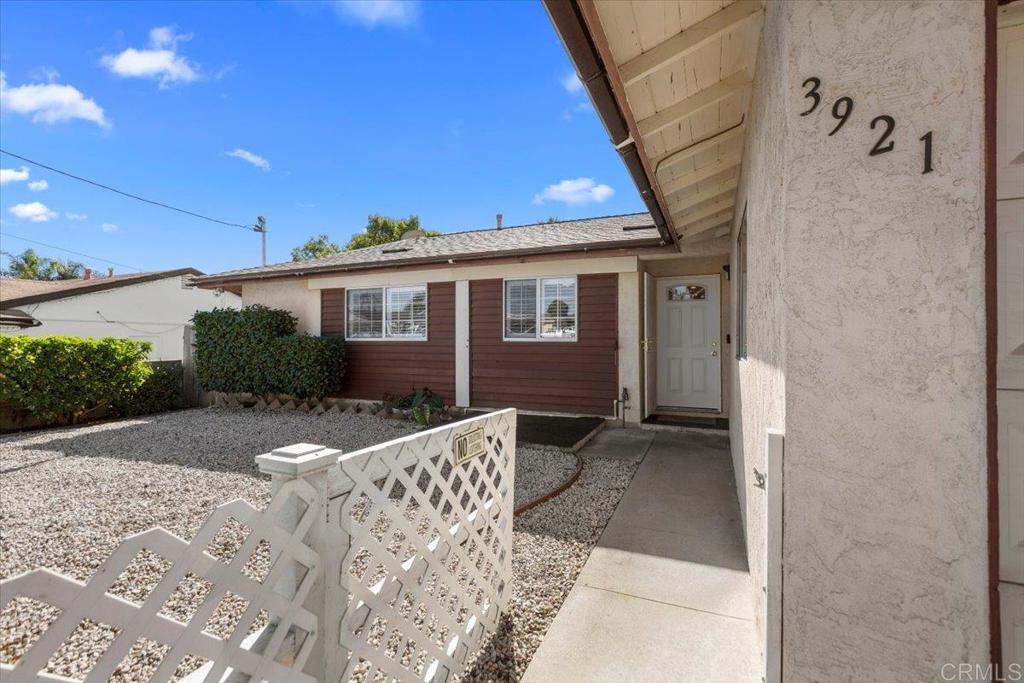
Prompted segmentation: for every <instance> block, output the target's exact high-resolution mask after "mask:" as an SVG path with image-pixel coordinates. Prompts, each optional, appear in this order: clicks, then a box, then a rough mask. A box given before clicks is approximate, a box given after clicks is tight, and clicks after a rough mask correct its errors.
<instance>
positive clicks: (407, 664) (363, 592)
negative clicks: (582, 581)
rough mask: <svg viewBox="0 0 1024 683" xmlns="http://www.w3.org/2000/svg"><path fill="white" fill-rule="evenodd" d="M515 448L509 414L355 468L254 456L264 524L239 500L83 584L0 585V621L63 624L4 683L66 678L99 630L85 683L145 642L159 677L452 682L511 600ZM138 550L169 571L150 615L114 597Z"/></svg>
mask: <svg viewBox="0 0 1024 683" xmlns="http://www.w3.org/2000/svg"><path fill="white" fill-rule="evenodd" d="M515 443H516V415H515V411H514V410H511V409H510V410H504V411H500V412H496V413H490V414H488V415H484V416H480V417H477V418H473V419H470V420H466V421H463V422H459V423H456V424H453V425H447V426H444V427H437V428H435V429H431V430H428V431H424V432H420V433H417V434H413V435H411V436H408V437H404V438H401V439H397V440H395V441H391V442H388V443H385V444H380V445H378V446H374V447H372V448H368V449H365V450H362V451H358V452H355V453H350V454H345V455H342V454H341V452H340V451H337V450H333V449H329V448H325V447H323V446H316V445H311V444H295V445H294V446H289V447H286V448H281V449H277V450H275V451H273V452H272V453H267V454H265V455H260V456H257V458H256V461H257V463H258V464H259V466H260V469H261V470H262V471H264V472H266V473H269V474H271V478H272V482H273V488H274V495H273V497H272V499H271V502H270V505H269V507H268V508H267V510H266V511H264V512H260V511H258V510H256V509H254V508H253V507H252V506H250V505H249V504H248V503H246V502H244V501H241V500H235V501H232V502H230V503H226V504H224V505H221V506H220V507H218V508H217V509H216V510H214V512H213V513H212V514H211V515H210V517H209V518H208V519H207V521H206V523H205V524H204V525H203V527H202V528H201V529H200V530H199V532H198V533H197V534H196V536H195V538H193V539H192V541H190V542H186V541H184V540H182V539H180V538H178V537H176V536H174V535H173V534H171V533H169V532H168V531H166V530H164V529H160V528H156V529H150V530H149V531H146V532H143V533H141V534H137V535H134V536H129V537H128V538H126V539H125V540H124V541H122V542H121V544H120V545H119V546H118V547H117V549H116V550H115V551H114V553H113V554H112V555H111V556H110V558H108V559H107V561H106V562H105V563H104V564H103V565H102V567H101V568H100V570H99V571H98V572H97V573H96V574H95V575H93V576H92V578H91V579H90V580H89V581H88V582H87V583H81V582H79V581H76V580H74V579H71V578H68V577H65V576H62V575H60V574H56V573H54V572H51V571H48V570H36V571H33V572H28V573H26V574H22V575H19V576H15V577H13V578H11V579H8V580H6V581H3V582H0V609H4V608H6V607H7V606H8V605H9V604H10V603H11V601H12V600H16V599H22V600H24V599H29V600H33V601H36V602H37V603H44V604H46V605H50V606H52V607H53V608H56V609H58V610H60V615H59V617H58V618H57V619H56V620H55V621H53V622H52V623H50V625H49V626H48V627H47V628H46V630H45V631H44V633H43V634H42V635H41V636H40V637H39V639H38V640H37V641H36V642H34V643H32V644H31V645H30V646H29V648H28V649H27V650H26V651H25V652H24V653H23V655H22V656H21V658H20V659H19V660H18V661H17V663H16V664H15V665H13V666H8V665H4V666H3V674H4V676H3V681H4V683H18V682H22V681H65V680H68V679H64V678H60V677H57V676H53V675H50V674H47V673H45V671H44V670H45V668H46V666H47V663H48V662H49V661H50V660H51V658H52V657H53V655H54V653H56V652H58V651H59V650H60V649H61V648H62V647H64V646H65V643H66V642H70V641H69V637H70V636H72V634H73V633H75V632H76V630H77V629H79V628H80V627H82V626H83V625H90V624H91V625H92V626H97V625H98V626H100V627H102V628H104V629H106V630H107V631H108V632H113V633H115V634H116V635H114V636H113V637H111V638H110V639H109V640H108V641H107V642H106V643H105V644H104V645H103V646H102V647H101V648H100V649H101V651H100V652H94V653H93V655H95V656H93V657H92V659H91V660H90V665H89V667H88V673H87V674H86V676H85V679H84V680H85V681H87V683H93V682H94V681H107V680H108V679H109V678H110V677H111V675H112V674H115V673H123V668H124V667H125V666H126V662H127V661H128V659H130V655H131V653H133V652H136V650H137V648H139V646H140V645H141V646H144V647H147V646H149V645H155V646H157V647H159V648H161V650H162V652H161V655H160V657H159V663H158V664H154V665H153V666H151V667H150V670H147V671H146V672H145V676H144V680H149V681H166V680H170V679H172V678H173V677H175V676H176V675H180V674H182V673H183V671H185V670H191V669H195V670H194V671H193V672H192V673H191V674H188V675H187V679H186V680H187V681H188V682H189V683H198V682H199V681H205V682H211V681H217V682H221V681H246V680H251V681H269V682H270V683H305V682H312V681H322V682H324V683H346V682H348V681H380V680H386V681H401V682H404V681H410V680H422V681H439V682H444V681H448V680H450V679H451V678H452V677H453V676H455V675H458V674H460V673H461V672H462V671H463V669H464V668H465V665H466V663H467V661H468V660H469V659H470V656H471V655H472V654H473V653H474V652H475V651H476V650H477V649H478V648H479V647H480V645H481V643H482V642H483V639H484V636H485V635H486V634H488V633H489V632H493V631H495V630H496V628H497V625H498V619H499V617H500V615H501V612H502V610H503V609H504V608H505V606H506V605H507V602H508V596H509V592H510V587H509V585H508V582H509V578H510V576H511V561H512V514H513V487H514V476H515ZM232 524H234V525H241V526H242V527H243V528H244V529H248V530H249V531H248V533H247V535H245V538H244V541H242V542H241V547H240V549H238V550H237V552H235V553H234V554H233V555H232V556H231V557H230V558H222V559H218V558H216V557H214V556H213V555H211V554H210V553H209V552H207V551H208V549H209V548H210V547H211V543H212V542H213V541H214V539H215V538H216V537H217V536H218V534H219V533H221V532H222V531H223V530H224V529H226V528H228V527H231V525H232ZM142 553H151V554H153V555H156V556H158V557H159V558H162V560H163V561H164V564H165V565H166V566H165V568H164V570H163V574H162V577H161V579H160V580H159V582H158V583H157V584H156V585H155V587H153V588H152V589H151V590H150V591H149V592H148V593H147V594H146V596H145V598H144V599H143V600H142V601H141V602H134V601H131V600H127V599H125V598H123V597H119V596H118V595H115V594H114V593H113V592H112V587H113V586H115V585H117V584H118V582H119V581H122V580H123V577H124V576H126V575H127V574H126V573H125V572H126V569H127V568H128V567H129V565H131V564H132V563H133V561H136V560H137V559H138V558H139V557H140V556H141V554H142ZM257 559H259V560H266V562H265V564H266V566H268V567H269V569H267V571H266V574H265V576H263V577H254V576H252V571H251V569H252V565H253V563H254V561H255V560H257ZM257 564H258V563H257ZM197 582H199V583H203V584H205V585H206V592H205V595H204V597H202V598H201V600H200V601H199V603H198V605H197V606H196V607H195V609H194V610H193V611H192V614H191V617H190V618H189V619H188V621H187V622H185V623H182V622H179V621H176V620H174V619H172V618H170V617H168V616H165V615H164V614H161V613H160V612H161V609H162V608H163V607H164V606H165V605H167V604H169V600H171V599H172V597H173V596H174V595H175V594H176V593H177V592H179V591H181V590H182V589H183V587H185V586H186V585H192V586H193V587H194V585H195V584H196V583H197ZM230 600H243V601H245V603H246V606H245V608H244V610H243V611H242V615H241V617H240V619H238V620H237V623H236V624H235V625H234V627H233V630H232V631H231V632H230V633H229V634H226V635H225V634H217V635H215V634H214V633H211V632H209V631H208V630H207V626H208V624H210V623H211V617H213V616H214V615H215V612H216V611H217V610H218V609H219V608H220V607H221V606H222V602H223V603H226V602H227V601H230ZM221 636H223V637H221ZM203 661H205V664H203V665H202V666H198V664H199V663H201V662H203ZM197 666H198V668H196V667H197ZM124 678H127V679H128V680H142V678H140V677H139V672H138V671H134V672H132V673H131V674H130V675H128V676H124V677H122V678H121V679H119V680H124Z"/></svg>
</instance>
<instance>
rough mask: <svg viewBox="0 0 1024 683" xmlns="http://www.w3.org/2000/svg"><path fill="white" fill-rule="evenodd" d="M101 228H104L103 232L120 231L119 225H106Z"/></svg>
mask: <svg viewBox="0 0 1024 683" xmlns="http://www.w3.org/2000/svg"><path fill="white" fill-rule="evenodd" d="M100 228H102V230H103V232H117V231H118V230H119V229H120V228H119V227H118V225H117V223H104V224H103V225H101V226H100Z"/></svg>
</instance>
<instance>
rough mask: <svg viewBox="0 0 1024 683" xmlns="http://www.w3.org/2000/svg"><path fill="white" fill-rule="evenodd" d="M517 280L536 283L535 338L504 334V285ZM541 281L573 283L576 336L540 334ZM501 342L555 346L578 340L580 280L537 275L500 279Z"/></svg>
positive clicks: (562, 276) (577, 278)
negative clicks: (540, 343) (570, 281)
mask: <svg viewBox="0 0 1024 683" xmlns="http://www.w3.org/2000/svg"><path fill="white" fill-rule="evenodd" d="M518 280H534V281H535V282H536V283H537V289H536V291H537V301H536V309H535V311H536V315H537V332H536V336H533V337H509V336H507V335H506V334H505V331H506V330H505V293H506V291H507V288H506V287H505V283H506V282H509V281H512V282H515V281H518ZM542 280H572V281H573V282H574V283H575V298H576V334H574V335H573V336H572V337H543V336H541V333H540V327H541V307H542V301H543V299H544V296H543V294H542V292H543V289H542V288H541V281H542ZM501 340H502V341H506V342H526V343H527V344H533V343H536V342H544V343H555V344H573V343H575V342H578V341H579V340H580V279H579V277H578V276H576V275H538V276H537V277H532V276H527V277H506V278H502V279H501Z"/></svg>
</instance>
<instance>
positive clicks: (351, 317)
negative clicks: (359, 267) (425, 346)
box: [345, 285, 427, 339]
mask: <svg viewBox="0 0 1024 683" xmlns="http://www.w3.org/2000/svg"><path fill="white" fill-rule="evenodd" d="M345 322H346V333H345V336H346V337H348V338H349V339H392V338H398V339H426V338H427V288H426V286H424V285H419V286H415V287H376V288H373V289H350V290H348V293H347V300H346V305H345Z"/></svg>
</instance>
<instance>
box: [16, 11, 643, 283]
mask: <svg viewBox="0 0 1024 683" xmlns="http://www.w3.org/2000/svg"><path fill="white" fill-rule="evenodd" d="M0 70H2V71H3V75H4V77H3V84H2V85H3V87H2V91H0V146H2V147H3V148H4V149H6V150H8V151H11V152H15V153H17V154H21V155H23V156H26V157H29V158H32V159H35V160H38V161H40V162H43V163H46V164H49V165H52V166H55V167H57V168H62V169H65V170H69V171H71V172H74V173H77V174H80V175H83V176H86V177H88V178H91V179H94V180H97V181H100V182H103V183H106V184H109V185H113V186H115V187H118V188H120V189H124V190H126V191H129V192H132V193H135V194H139V195H142V196H145V197H150V198H153V199H157V200H160V201H165V202H168V203H171V204H175V205H179V206H181V207H183V208H187V209H190V210H193V211H198V212H200V213H205V214H208V215H211V216H214V217H218V218H222V219H224V220H227V221H230V222H237V223H251V222H253V221H254V220H255V217H256V215H258V214H263V215H265V216H266V217H267V221H268V225H269V227H270V233H269V241H268V245H269V246H268V261H270V262H276V261H283V260H287V259H288V253H289V251H290V249H291V248H292V247H293V246H295V245H297V244H299V243H301V242H302V241H304V240H305V238H306V237H308V236H309V235H311V234H315V233H320V232H327V233H328V234H330V236H331V237H332V238H334V239H335V240H337V241H339V242H344V241H345V240H347V239H348V237H349V236H350V235H351V234H353V233H354V232H356V231H358V230H359V229H361V228H362V226H363V225H365V222H366V216H367V215H368V214H370V213H384V214H387V215H391V216H405V215H408V214H412V213H415V214H419V216H420V218H421V220H422V222H423V224H424V226H425V227H428V228H431V229H436V230H442V231H454V230H468V229H473V228H479V227H488V226H490V225H492V224H493V222H494V214H495V213H497V212H499V211H500V212H502V213H504V216H505V223H506V224H507V225H513V224H520V223H528V222H533V221H538V220H545V219H546V218H548V217H549V216H557V217H559V218H562V219H566V218H576V217H583V216H592V215H604V214H617V213H627V212H632V211H639V210H642V208H643V205H642V203H641V201H640V199H639V197H638V195H637V193H636V191H635V189H634V187H633V185H632V183H631V182H630V180H629V176H628V175H627V173H626V171H625V168H624V167H623V165H622V163H621V162H620V160H619V158H618V155H617V154H616V153H615V151H614V150H613V149H612V147H611V145H610V144H608V141H607V135H606V133H605V131H604V128H603V127H602V125H601V123H600V121H599V120H598V119H597V117H596V115H595V113H594V112H593V110H592V108H591V107H590V105H589V101H588V100H587V97H586V94H585V92H583V91H582V89H581V88H579V87H578V85H579V84H578V81H575V80H574V77H573V76H572V69H571V66H570V63H569V61H568V59H567V57H566V55H565V53H564V50H563V48H562V45H561V43H560V42H559V40H558V38H557V36H556V34H555V32H554V29H553V28H552V26H551V24H550V21H549V20H548V18H547V15H546V14H545V12H544V9H543V7H542V6H541V5H540V4H539V3H534V2H505V3H498V2H486V3H484V2H478V3H474V2H457V3H442V2H426V3H418V4H415V3H404V4H399V3H396V2H374V3H370V2H367V3H361V4H350V3H344V2H341V3H311V2H304V3H299V2H268V3H216V4H214V3H210V4H203V3H157V2H137V3H114V2H102V3H87V2H71V3H66V4H65V3H59V2H12V1H7V2H4V3H3V11H2V12H0ZM23 165H24V164H23V162H20V161H18V160H16V159H12V158H11V157H9V156H0V168H2V169H4V171H3V175H2V177H0V182H2V186H0V213H2V217H0V220H2V223H0V241H2V247H3V249H4V250H5V251H16V252H20V251H21V250H22V249H23V248H25V247H28V246H33V245H30V244H27V243H25V242H22V241H20V240H17V239H14V238H13V237H9V236H2V235H3V234H4V233H6V234H9V235H20V236H22V237H27V238H30V239H34V240H38V241H40V242H46V243H49V244H53V245H57V246H62V247H65V248H67V249H72V250H76V251H81V252H85V253H88V254H92V255H95V256H98V257H102V258H105V259H109V260H112V261H116V262H118V263H122V264H127V265H132V266H135V267H137V268H141V269H146V270H149V269H157V268H171V267H179V266H194V267H197V268H199V269H201V270H203V271H206V272H216V271H219V270H225V269H229V268H236V267H245V266H251V265H258V263H259V238H258V236H257V235H256V234H254V233H251V232H244V231H242V230H241V229H239V228H228V227H221V226H217V225H214V224H211V223H206V222H202V221H198V220H195V219H192V218H189V217H186V216H180V215H177V214H174V213H171V212H169V211H166V210H163V209H158V208H155V207H149V206H146V205H144V204H141V203H138V202H135V201H131V200H128V199H124V198H122V197H119V196H117V195H114V194H111V193H108V192H104V191H101V190H97V189H95V188H92V187H89V186H87V185H84V184H82V183H79V182H77V181H74V180H71V179H67V178H64V177H62V176H59V175H56V174H54V173H52V172H49V171H44V170H40V169H37V168H33V167H32V166H28V177H25V174H24V173H23V172H21V167H22V166H23ZM39 181H46V182H45V185H46V187H45V188H43V187H42V185H43V184H41V183H39ZM565 181H568V182H565ZM30 183H34V185H30ZM33 188H34V189H33ZM35 248H36V249H37V251H39V252H41V253H44V254H46V255H49V256H62V257H66V256H67V254H61V253H59V252H54V251H51V250H48V249H46V248H44V247H35ZM78 260H82V261H84V262H86V263H87V265H95V266H97V267H105V264H103V263H101V262H99V261H91V260H90V259H78ZM115 269H116V270H118V271H124V270H125V269H124V268H115Z"/></svg>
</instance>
